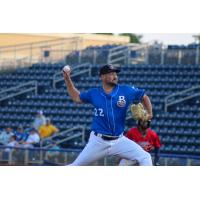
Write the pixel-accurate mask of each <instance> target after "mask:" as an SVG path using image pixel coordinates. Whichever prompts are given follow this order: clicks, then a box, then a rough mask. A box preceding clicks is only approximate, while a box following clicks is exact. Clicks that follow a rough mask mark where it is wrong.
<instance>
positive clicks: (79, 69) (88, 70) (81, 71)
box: [53, 63, 92, 89]
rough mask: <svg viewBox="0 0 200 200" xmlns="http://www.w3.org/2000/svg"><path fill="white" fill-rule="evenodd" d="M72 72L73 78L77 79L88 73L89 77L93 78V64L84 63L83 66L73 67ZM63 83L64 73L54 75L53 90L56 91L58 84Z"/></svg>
mask: <svg viewBox="0 0 200 200" xmlns="http://www.w3.org/2000/svg"><path fill="white" fill-rule="evenodd" d="M83 68H84V69H83ZM85 68H86V69H85ZM71 70H72V75H71V77H76V76H79V75H81V74H84V73H88V74H89V76H91V70H92V69H91V64H89V63H83V64H81V65H77V66H75V67H72V69H71ZM61 81H64V78H63V76H62V72H57V73H55V74H54V75H53V88H54V89H55V88H56V84H57V83H59V82H61Z"/></svg>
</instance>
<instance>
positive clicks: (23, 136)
mask: <svg viewBox="0 0 200 200" xmlns="http://www.w3.org/2000/svg"><path fill="white" fill-rule="evenodd" d="M15 135H16V139H17V142H25V141H26V139H27V138H28V134H27V133H25V132H24V129H23V127H22V126H21V125H20V126H19V127H18V128H17V131H16V132H15Z"/></svg>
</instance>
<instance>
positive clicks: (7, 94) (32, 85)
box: [0, 81, 38, 102]
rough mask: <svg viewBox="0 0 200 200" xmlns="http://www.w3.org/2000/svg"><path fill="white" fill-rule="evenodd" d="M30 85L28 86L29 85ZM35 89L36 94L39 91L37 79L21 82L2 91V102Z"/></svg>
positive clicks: (0, 95) (0, 94)
mask: <svg viewBox="0 0 200 200" xmlns="http://www.w3.org/2000/svg"><path fill="white" fill-rule="evenodd" d="M27 86H28V87H27ZM31 91H34V92H35V95H37V93H38V83H37V81H30V82H27V83H24V84H20V85H18V86H15V87H11V88H9V89H5V90H2V91H0V102H1V101H3V100H6V99H10V98H12V97H16V96H19V95H21V94H24V93H27V92H31Z"/></svg>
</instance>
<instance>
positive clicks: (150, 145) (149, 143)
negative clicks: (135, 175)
mask: <svg viewBox="0 0 200 200" xmlns="http://www.w3.org/2000/svg"><path fill="white" fill-rule="evenodd" d="M126 137H127V138H129V139H130V140H132V141H134V142H136V143H137V144H139V145H140V146H141V147H142V148H143V149H144V150H145V151H147V152H152V151H153V150H154V153H155V156H154V165H159V163H158V161H159V152H160V147H161V142H160V138H159V136H158V134H157V133H156V132H155V131H153V130H152V129H151V128H150V121H142V120H139V121H138V125H137V127H133V128H131V129H130V130H128V132H127V133H126ZM120 165H130V163H129V161H127V160H125V159H122V160H121V161H120Z"/></svg>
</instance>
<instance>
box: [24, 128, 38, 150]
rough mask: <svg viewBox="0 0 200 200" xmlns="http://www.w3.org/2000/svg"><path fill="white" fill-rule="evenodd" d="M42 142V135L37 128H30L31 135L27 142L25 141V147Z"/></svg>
mask: <svg viewBox="0 0 200 200" xmlns="http://www.w3.org/2000/svg"><path fill="white" fill-rule="evenodd" d="M39 142H40V136H39V135H38V132H37V130H35V128H32V129H31V130H30V133H29V136H28V138H27V140H26V141H25V142H23V143H22V144H23V147H26V148H32V147H34V145H35V144H38V143H39Z"/></svg>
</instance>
